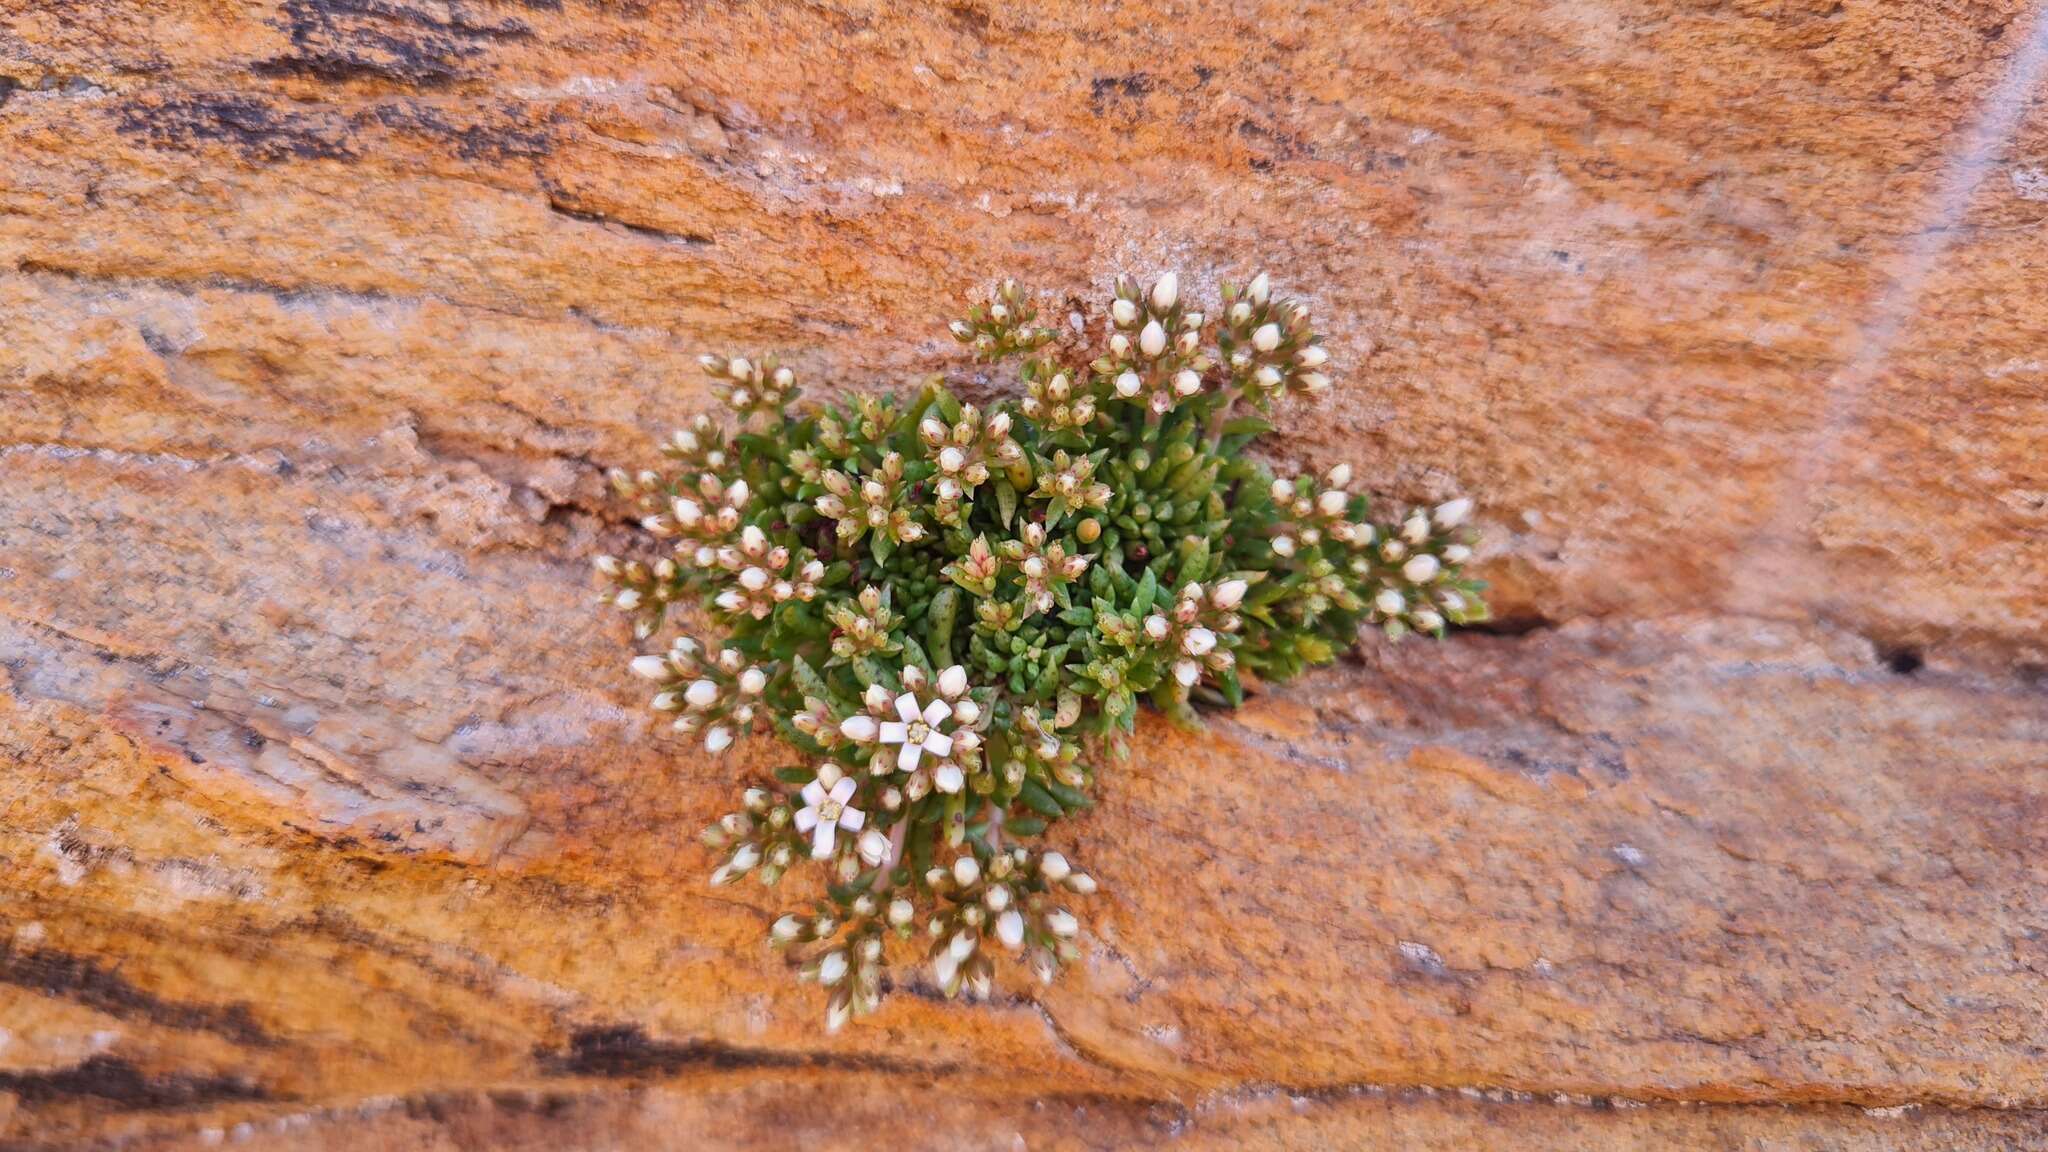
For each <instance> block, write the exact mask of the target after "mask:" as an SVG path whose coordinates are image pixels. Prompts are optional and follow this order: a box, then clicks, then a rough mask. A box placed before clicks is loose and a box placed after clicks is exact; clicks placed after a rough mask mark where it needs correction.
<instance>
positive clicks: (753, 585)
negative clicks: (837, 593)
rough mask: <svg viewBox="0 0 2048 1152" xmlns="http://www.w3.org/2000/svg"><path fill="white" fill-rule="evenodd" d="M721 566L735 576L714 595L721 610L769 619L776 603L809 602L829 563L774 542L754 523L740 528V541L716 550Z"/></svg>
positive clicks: (816, 593) (815, 593)
mask: <svg viewBox="0 0 2048 1152" xmlns="http://www.w3.org/2000/svg"><path fill="white" fill-rule="evenodd" d="M713 559H714V560H715V561H716V563H717V565H718V567H719V568H721V569H723V570H724V571H725V572H727V573H729V574H730V575H731V576H732V578H733V583H732V586H731V587H728V588H725V589H722V590H721V591H720V592H719V593H718V595H717V596H714V597H712V601H711V602H712V603H713V604H716V605H717V606H718V608H719V610H720V611H722V612H730V613H732V614H733V615H735V616H752V617H753V618H754V619H756V620H765V619H767V618H768V614H769V613H770V612H773V611H775V609H776V606H777V605H780V604H787V603H788V602H790V601H791V600H797V601H801V602H803V603H809V602H810V601H811V600H813V599H815V598H816V597H817V595H818V582H819V581H821V580H823V579H824V578H825V563H824V561H822V560H819V559H818V558H817V557H815V556H808V557H799V556H797V555H795V554H794V553H792V552H791V551H790V550H789V548H788V547H787V546H785V545H781V544H775V545H771V544H769V542H768V534H767V533H766V532H763V531H761V529H760V528H759V527H757V526H755V525H753V524H749V525H747V526H746V527H745V528H742V529H740V535H739V542H738V543H736V544H727V545H725V546H724V547H721V548H718V549H716V551H715V555H714V557H713Z"/></svg>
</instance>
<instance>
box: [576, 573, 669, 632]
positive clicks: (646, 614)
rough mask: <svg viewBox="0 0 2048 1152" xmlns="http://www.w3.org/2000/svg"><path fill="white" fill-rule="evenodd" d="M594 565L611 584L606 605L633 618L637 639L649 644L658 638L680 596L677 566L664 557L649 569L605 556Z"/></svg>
mask: <svg viewBox="0 0 2048 1152" xmlns="http://www.w3.org/2000/svg"><path fill="white" fill-rule="evenodd" d="M594 563H595V565H596V567H597V572H598V575H600V576H603V577H604V578H605V581H606V582H607V583H608V584H610V588H608V589H607V590H606V591H605V594H604V599H605V601H606V602H607V603H609V604H610V605H612V607H614V608H617V609H618V610H619V611H621V612H625V613H627V614H629V615H631V616H632V617H633V637H634V638H635V639H637V640H645V639H647V638H648V637H649V636H652V635H654V633H655V632H656V631H657V630H658V629H660V627H661V620H662V616H663V615H664V614H665V613H666V612H667V611H668V605H669V601H670V600H672V599H674V597H675V594H676V589H677V587H678V584H677V583H676V577H677V575H678V573H677V569H676V562H675V561H674V560H671V559H669V558H668V557H666V556H664V557H662V558H661V559H659V560H657V561H655V562H654V564H653V565H652V566H649V565H646V564H642V563H641V562H640V561H638V560H621V559H619V558H618V557H617V556H611V555H605V556H599V557H598V558H597V560H596V561H595V562H594Z"/></svg>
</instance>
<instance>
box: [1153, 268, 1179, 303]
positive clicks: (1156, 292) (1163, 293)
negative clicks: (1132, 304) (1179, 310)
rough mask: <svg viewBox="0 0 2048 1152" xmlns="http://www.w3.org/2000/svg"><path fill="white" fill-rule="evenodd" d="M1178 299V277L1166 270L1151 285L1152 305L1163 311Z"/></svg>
mask: <svg viewBox="0 0 2048 1152" xmlns="http://www.w3.org/2000/svg"><path fill="white" fill-rule="evenodd" d="M1178 299H1180V277H1178V276H1176V275H1174V274H1173V273H1171V272H1168V273H1167V274H1166V275H1164V276H1161V277H1160V278H1159V280H1158V281H1157V282H1156V283H1154V284H1153V285H1152V307H1154V308H1156V309H1158V310H1159V311H1161V312H1165V311H1167V310H1168V309H1171V308H1172V307H1173V303H1174V301H1176V300H1178Z"/></svg>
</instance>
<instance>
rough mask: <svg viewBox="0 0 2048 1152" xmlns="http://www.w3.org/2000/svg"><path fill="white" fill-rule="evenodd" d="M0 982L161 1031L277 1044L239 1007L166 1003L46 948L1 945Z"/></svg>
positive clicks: (89, 963)
mask: <svg viewBox="0 0 2048 1152" xmlns="http://www.w3.org/2000/svg"><path fill="white" fill-rule="evenodd" d="M0 984H11V985H13V986H15V987H17V988H26V989H29V990H30V991H34V992H40V993H42V994H43V995H46V996H56V997H61V998H62V999H65V1000H70V1001H72V1002H73V1003H77V1004H83V1005H85V1006H86V1007H88V1008H95V1009H98V1010H99V1011H101V1012H105V1013H107V1014H109V1015H112V1016H120V1017H127V1018H133V1019H141V1020H146V1021H148V1022H149V1023H152V1024H156V1025H160V1026H162V1027H165V1028H176V1029H181V1030H184V1031H190V1032H210V1033H212V1034H214V1035H216V1036H220V1037H223V1038H225V1039H228V1040H232V1041H234V1042H235V1043H237V1044H247V1045H249V1046H251V1047H259V1048H264V1047H272V1046H274V1045H276V1044H277V1040H276V1039H275V1038H273V1037H272V1036H270V1035H269V1034H268V1033H267V1032H265V1031H264V1030H263V1027H262V1026H261V1025H259V1024H258V1023H257V1022H256V1019H255V1017H253V1016H251V1015H250V1014H249V1010H248V1009H247V1008H245V1007H243V1006H242V1005H240V1004H229V1005H219V1006H217V1005H212V1004H186V1003H180V1002H178V1001H175V1000H165V999H162V998H160V997H158V996H155V995H152V994H151V993H148V992H145V991H143V990H142V989H140V988H137V987H136V986H135V985H133V984H131V983H129V982H128V981H127V980H126V979H125V978H123V977H122V976H121V975H120V974H119V973H117V972H114V971H112V970H110V969H107V968H102V967H100V966H99V965H98V964H96V963H94V962H93V961H91V960H88V959H86V958H85V957H83V956H73V955H70V954H69V953H64V952H54V951H49V950H46V949H39V950H36V951H33V952H22V951H16V950H15V949H14V948H13V947H11V946H8V945H0Z"/></svg>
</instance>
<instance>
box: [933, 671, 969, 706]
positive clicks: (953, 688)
mask: <svg viewBox="0 0 2048 1152" xmlns="http://www.w3.org/2000/svg"><path fill="white" fill-rule="evenodd" d="M965 691H967V669H966V667H964V666H963V665H959V664H955V665H953V666H952V667H951V668H948V669H946V670H945V671H944V672H941V673H939V695H941V696H944V697H946V698H947V699H949V700H950V699H952V698H953V697H955V696H958V695H960V694H961V693H962V692H965Z"/></svg>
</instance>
